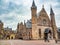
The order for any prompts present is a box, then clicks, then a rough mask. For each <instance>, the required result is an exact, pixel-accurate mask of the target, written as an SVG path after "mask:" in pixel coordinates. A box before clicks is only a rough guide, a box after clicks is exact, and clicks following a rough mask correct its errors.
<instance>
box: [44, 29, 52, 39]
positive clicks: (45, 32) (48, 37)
mask: <svg viewBox="0 0 60 45" xmlns="http://www.w3.org/2000/svg"><path fill="white" fill-rule="evenodd" d="M51 34H52V32H51V30H50V29H49V28H47V29H45V31H44V38H45V39H51Z"/></svg>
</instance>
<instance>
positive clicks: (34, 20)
mask: <svg viewBox="0 0 60 45" xmlns="http://www.w3.org/2000/svg"><path fill="white" fill-rule="evenodd" d="M31 16H32V17H31V19H30V20H28V21H27V22H25V21H24V23H23V22H21V23H18V25H17V32H14V31H11V30H10V31H8V30H7V31H5V30H4V31H2V33H1V34H2V35H4V36H5V39H24V40H27V39H28V40H29V39H36V40H38V39H44V37H45V35H46V34H47V35H48V37H49V35H50V36H51V38H52V39H57V27H56V23H55V14H54V12H53V10H52V7H51V8H50V18H49V16H48V14H47V12H46V11H45V8H44V5H43V6H42V9H41V11H40V12H39V13H38V14H37V6H36V5H35V2H34V0H33V3H32V6H31ZM1 30H3V23H2V22H1V21H0V31H1ZM1 37H2V36H1Z"/></svg>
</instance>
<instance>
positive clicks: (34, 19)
mask: <svg viewBox="0 0 60 45" xmlns="http://www.w3.org/2000/svg"><path fill="white" fill-rule="evenodd" d="M36 13H37V7H36V5H35V2H34V0H33V3H32V6H31V14H32V23H33V24H34V23H36V22H37V14H36Z"/></svg>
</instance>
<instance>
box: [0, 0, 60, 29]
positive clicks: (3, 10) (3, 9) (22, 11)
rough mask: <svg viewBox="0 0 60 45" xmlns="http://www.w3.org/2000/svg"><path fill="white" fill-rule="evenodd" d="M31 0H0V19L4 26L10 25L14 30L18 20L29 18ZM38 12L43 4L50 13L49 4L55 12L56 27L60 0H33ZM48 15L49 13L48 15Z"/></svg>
mask: <svg viewBox="0 0 60 45" xmlns="http://www.w3.org/2000/svg"><path fill="white" fill-rule="evenodd" d="M32 1H33V0H0V20H2V22H3V23H4V27H10V28H13V29H14V30H15V29H16V28H17V24H18V22H19V23H20V22H21V21H22V22H23V21H24V20H26V21H27V20H29V19H30V18H31V10H30V7H31V5H32ZM34 1H35V3H36V6H37V9H38V10H37V12H39V11H40V10H41V8H42V5H43V4H44V8H45V10H46V12H47V13H48V15H49V14H50V5H52V8H53V10H54V13H55V20H56V25H57V27H60V24H59V23H60V5H59V4H60V0H34ZM49 16H50V15H49Z"/></svg>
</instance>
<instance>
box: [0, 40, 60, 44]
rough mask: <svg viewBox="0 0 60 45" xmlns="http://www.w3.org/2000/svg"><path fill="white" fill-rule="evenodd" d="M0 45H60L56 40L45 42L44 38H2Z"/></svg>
mask: <svg viewBox="0 0 60 45" xmlns="http://www.w3.org/2000/svg"><path fill="white" fill-rule="evenodd" d="M0 45H60V42H58V43H55V41H54V40H50V42H44V40H0Z"/></svg>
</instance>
